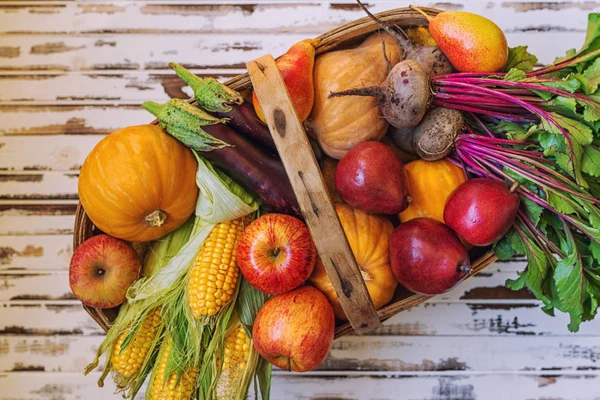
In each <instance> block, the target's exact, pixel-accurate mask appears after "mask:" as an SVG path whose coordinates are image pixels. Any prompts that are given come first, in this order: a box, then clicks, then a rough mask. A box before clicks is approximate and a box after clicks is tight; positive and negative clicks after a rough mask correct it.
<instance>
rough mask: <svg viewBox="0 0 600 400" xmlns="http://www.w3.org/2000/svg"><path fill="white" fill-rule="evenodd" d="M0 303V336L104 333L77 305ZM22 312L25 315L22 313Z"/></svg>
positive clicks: (101, 334)
mask: <svg viewBox="0 0 600 400" xmlns="http://www.w3.org/2000/svg"><path fill="white" fill-rule="evenodd" d="M72 303H73V304H52V303H44V304H41V303H37V304H33V303H32V304H24V303H23V302H21V303H15V302H13V303H0V316H1V318H0V335H27V336H56V335H60V336H63V335H100V336H103V335H104V331H103V330H102V329H101V328H100V327H99V326H98V324H97V323H96V322H95V321H94V320H93V319H92V318H90V316H89V315H88V313H87V312H85V310H84V309H83V307H82V306H81V304H77V303H76V302H72ZM24 315H26V318H23V316H24Z"/></svg>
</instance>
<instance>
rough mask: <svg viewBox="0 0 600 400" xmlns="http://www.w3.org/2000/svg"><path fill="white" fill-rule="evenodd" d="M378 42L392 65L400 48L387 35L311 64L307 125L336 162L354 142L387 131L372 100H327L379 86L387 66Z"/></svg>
mask: <svg viewBox="0 0 600 400" xmlns="http://www.w3.org/2000/svg"><path fill="white" fill-rule="evenodd" d="M382 41H385V49H386V54H387V57H388V59H389V60H390V64H391V65H392V66H394V65H396V64H397V63H398V62H399V61H400V58H401V56H402V49H401V48H400V46H399V45H398V43H397V42H396V40H395V39H394V38H392V37H391V36H390V35H387V34H373V35H371V36H369V37H368V38H367V39H366V40H365V41H364V42H363V43H362V44H361V45H360V46H358V47H356V48H354V49H348V50H337V51H332V52H329V53H325V54H323V55H322V56H319V57H318V58H317V61H316V62H315V67H314V82H315V103H314V106H313V110H312V113H311V115H310V120H309V124H308V126H309V128H310V131H311V132H312V134H314V135H315V136H316V138H317V140H318V141H319V144H320V145H321V147H322V148H323V151H324V152H325V153H327V155H329V156H330V157H333V158H336V159H340V158H342V156H343V155H344V154H346V152H347V151H348V150H350V149H351V148H352V147H353V146H355V145H357V144H358V143H360V142H364V141H365V140H379V139H381V138H382V137H383V135H385V132H386V131H387V128H388V123H387V122H386V120H385V119H384V118H383V117H382V116H381V110H380V109H379V106H378V104H377V99H375V98H374V97H360V96H347V97H337V98H332V99H329V98H328V96H329V94H330V93H331V92H339V91H342V90H346V89H352V88H358V87H362V86H372V85H375V86H379V85H380V84H381V83H382V82H383V81H384V80H385V78H386V77H387V75H388V66H387V63H386V61H385V58H384V55H383V46H382Z"/></svg>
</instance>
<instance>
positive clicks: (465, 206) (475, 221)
mask: <svg viewBox="0 0 600 400" xmlns="http://www.w3.org/2000/svg"><path fill="white" fill-rule="evenodd" d="M519 204H520V198H519V195H518V194H517V193H514V192H511V191H510V190H509V188H508V185H507V184H506V183H504V182H501V181H496V180H493V179H489V178H475V179H471V180H468V181H466V182H464V183H463V184H461V185H460V186H459V187H457V188H456V190H454V192H452V194H451V195H450V197H448V200H447V201H446V207H445V208H444V222H446V224H447V225H448V226H449V227H450V228H452V229H454V231H455V232H456V233H458V234H459V235H460V237H462V238H463V239H465V240H466V241H467V242H469V243H471V244H472V245H475V246H489V245H490V244H492V243H494V242H496V241H498V240H500V239H501V238H502V236H504V235H505V234H506V232H508V230H509V229H510V227H511V226H512V224H513V222H514V221H515V218H516V216H517V212H518V211H519Z"/></svg>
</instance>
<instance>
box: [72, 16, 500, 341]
mask: <svg viewBox="0 0 600 400" xmlns="http://www.w3.org/2000/svg"><path fill="white" fill-rule="evenodd" d="M421 9H422V10H423V11H425V12H426V13H427V14H429V15H432V16H434V15H436V14H437V13H439V12H441V10H438V9H435V8H428V7H421ZM375 15H376V16H377V18H379V19H380V20H381V21H384V22H387V23H390V24H398V25H402V26H403V27H406V26H414V25H424V23H425V22H426V20H425V18H424V17H423V16H422V15H421V14H419V13H417V12H416V11H413V10H412V9H410V8H407V7H405V8H396V9H392V10H388V11H384V12H381V13H378V14H375ZM377 30H379V27H378V26H377V24H376V23H375V22H374V21H373V20H372V19H371V18H370V17H368V16H366V17H363V18H361V19H358V20H355V21H352V22H349V23H346V24H344V25H341V26H339V27H337V28H334V29H332V30H330V31H328V32H326V33H324V34H322V35H320V36H318V37H317V38H315V39H316V40H317V41H318V43H317V44H316V45H315V50H316V54H317V55H319V54H323V53H325V52H327V51H330V50H334V49H336V48H337V47H339V46H341V45H343V44H344V43H347V42H350V41H355V40H357V39H358V38H361V37H363V36H365V35H367V34H369V33H372V32H374V31H377ZM225 84H226V85H227V86H229V87H231V88H232V89H235V90H238V91H245V90H249V89H251V87H252V84H251V82H250V77H249V76H248V74H247V73H245V74H240V75H238V76H235V77H234V78H232V79H230V80H228V81H227V82H225ZM188 101H189V102H191V103H193V102H194V101H193V99H189V100H188ZM157 123H158V122H157V121H156V120H154V121H152V122H151V124H157ZM98 232H99V231H97V230H96V229H95V227H94V226H93V223H92V221H91V220H90V219H89V217H88V216H87V214H86V212H85V210H84V209H83V206H82V205H81V202H79V203H78V205H77V209H76V211H75V225H74V233H73V250H75V249H76V248H77V247H78V246H79V245H80V244H81V243H83V242H84V241H85V240H86V239H89V238H90V237H91V236H93V235H94V234H97V233H98ZM496 260H497V257H496V256H495V255H494V253H493V252H492V251H491V250H490V251H487V252H486V253H485V254H483V255H482V256H481V257H479V258H478V259H477V260H475V261H474V262H473V263H472V269H471V272H470V273H469V275H468V276H467V278H465V279H468V278H470V277H472V276H473V275H475V274H477V273H478V272H480V271H481V270H483V269H484V268H485V267H487V266H488V265H490V264H492V263H493V262H495V261H496ZM432 297H435V296H430V295H422V294H413V295H411V296H409V297H407V298H405V299H402V300H397V301H395V302H392V303H390V304H388V305H386V306H384V307H382V308H380V309H378V310H377V315H378V316H379V319H380V320H381V321H382V322H383V321H385V320H387V319H389V318H391V317H392V316H394V315H396V314H398V313H399V312H401V311H404V310H407V309H408V308H411V307H414V306H416V305H419V304H421V303H423V302H425V301H427V300H429V299H430V298H432ZM83 308H84V309H85V310H86V311H87V312H88V314H90V316H91V317H92V318H93V319H94V321H96V323H98V325H99V326H100V327H101V328H102V329H103V330H104V331H105V332H107V331H108V329H109V328H110V324H111V323H112V321H113V320H114V318H115V317H116V315H117V312H118V311H117V309H108V310H106V309H99V308H94V307H89V306H86V305H83ZM350 332H352V327H351V326H350V324H349V323H348V322H345V323H342V324H339V325H338V326H336V330H335V337H336V338H338V337H340V336H343V335H345V334H348V333H350Z"/></svg>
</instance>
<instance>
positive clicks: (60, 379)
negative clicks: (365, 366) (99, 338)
mask: <svg viewBox="0 0 600 400" xmlns="http://www.w3.org/2000/svg"><path fill="white" fill-rule="evenodd" d="M98 377H99V374H98V373H93V374H91V375H90V376H88V377H84V376H82V375H81V374H80V373H40V372H21V373H9V374H0V385H2V388H3V395H4V396H5V398H6V399H11V400H13V399H18V400H48V399H52V400H118V399H121V398H122V397H121V396H120V395H116V394H113V392H114V385H113V384H112V382H111V381H110V380H108V381H107V382H106V386H105V387H104V388H102V389H100V388H98V387H97V386H96V381H97V379H98ZM599 385H600V377H599V376H597V375H594V374H587V375H586V372H585V371H582V372H580V373H578V374H563V375H560V374H556V373H554V374H553V373H551V372H550V373H545V374H542V375H540V374H531V373H527V372H521V373H514V374H486V375H480V374H474V373H468V372H467V373H461V374H459V375H451V374H446V375H444V374H443V373H441V374H433V375H425V376H423V375H397V374H393V375H385V374H374V375H371V374H368V373H361V372H358V373H350V374H327V375H325V374H303V375H302V374H287V373H275V375H274V377H273V387H272V390H271V397H272V398H273V399H277V400H307V399H314V400H324V399H328V400H333V399H335V400H355V399H361V400H369V399H372V400H398V399H410V400H477V399H499V398H506V399H511V400H532V399H535V400H548V399H552V400H598V396H597V388H598V386H599ZM143 395H144V393H143V392H142V393H140V398H143Z"/></svg>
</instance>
